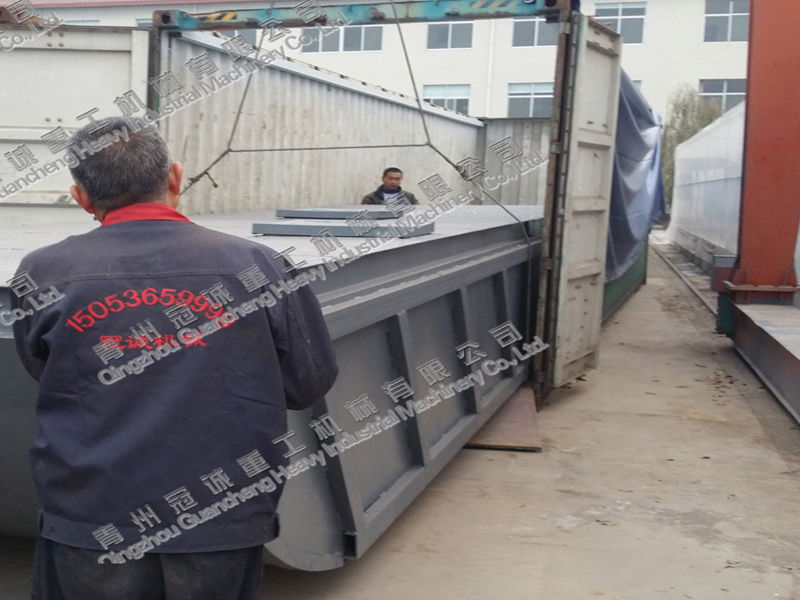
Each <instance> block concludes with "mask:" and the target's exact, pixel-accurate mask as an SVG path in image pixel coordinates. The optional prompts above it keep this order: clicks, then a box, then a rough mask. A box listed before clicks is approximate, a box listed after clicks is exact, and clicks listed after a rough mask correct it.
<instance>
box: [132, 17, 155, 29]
mask: <svg viewBox="0 0 800 600" xmlns="http://www.w3.org/2000/svg"><path fill="white" fill-rule="evenodd" d="M136 26H137V27H148V28H149V27H152V26H153V19H136Z"/></svg>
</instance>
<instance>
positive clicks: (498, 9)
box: [153, 0, 577, 31]
mask: <svg viewBox="0 0 800 600" xmlns="http://www.w3.org/2000/svg"><path fill="white" fill-rule="evenodd" d="M297 4H299V3H295V4H294V5H291V6H286V7H274V8H263V9H255V10H223V11H217V12H213V13H202V14H190V13H186V12H183V11H181V10H157V11H155V12H154V13H153V26H154V27H158V28H161V29H175V30H189V31H202V30H219V29H260V28H262V27H264V26H265V23H267V22H269V23H270V24H272V25H275V26H278V25H280V26H281V27H287V28H292V27H313V26H314V24H316V23H319V24H320V25H325V24H327V23H328V22H331V23H337V22H341V21H342V17H344V18H345V19H346V23H347V24H348V25H349V24H353V25H375V24H385V23H393V22H394V21H395V12H394V11H395V9H396V10H397V16H398V18H399V20H400V22H401V23H424V22H429V21H450V20H459V21H472V20H476V19H502V18H509V17H524V16H536V15H546V14H548V13H553V14H555V13H557V12H558V11H559V10H562V9H570V8H573V7H574V6H573V5H575V4H577V3H576V2H575V1H574V0H438V1H436V0H424V1H423V2H396V3H395V4H394V5H392V3H391V2H380V3H375V4H327V3H326V4H325V5H324V6H321V11H322V12H324V15H320V16H318V17H316V18H314V19H312V20H309V21H307V20H304V19H303V18H302V16H301V15H300V14H299V13H298V11H297V10H296V9H295V6H297Z"/></svg>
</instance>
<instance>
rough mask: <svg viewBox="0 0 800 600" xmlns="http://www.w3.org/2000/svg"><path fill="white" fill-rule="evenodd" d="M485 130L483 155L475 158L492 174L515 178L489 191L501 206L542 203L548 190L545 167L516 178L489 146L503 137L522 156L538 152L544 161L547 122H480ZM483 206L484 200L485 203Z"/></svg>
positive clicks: (506, 164)
mask: <svg viewBox="0 0 800 600" xmlns="http://www.w3.org/2000/svg"><path fill="white" fill-rule="evenodd" d="M481 120H482V121H483V122H484V124H485V125H486V127H485V128H484V130H483V132H482V134H481V135H482V137H484V138H485V141H484V140H482V141H481V143H480V147H481V149H482V150H481V152H482V154H480V155H478V158H480V159H481V162H482V163H483V164H484V166H485V167H486V169H487V170H488V171H489V172H490V173H492V174H502V175H507V176H509V177H513V176H514V175H518V177H517V179H515V180H513V181H510V182H509V183H507V184H505V185H503V186H502V187H499V188H498V189H497V190H496V191H494V192H489V193H490V194H492V196H493V197H494V198H495V199H496V200H497V201H499V202H500V203H501V204H544V198H545V192H546V191H547V164H546V163H545V164H543V165H542V166H541V167H539V168H537V169H535V170H533V171H530V172H529V173H526V174H524V175H519V173H518V171H517V170H515V169H514V167H512V166H511V165H512V162H513V161H512V162H506V163H503V162H501V161H500V159H499V158H498V157H497V156H496V154H495V153H494V152H493V151H492V148H491V146H492V145H493V144H495V143H496V142H499V141H500V140H502V139H503V138H506V137H508V136H511V139H512V140H514V142H515V143H516V144H517V146H519V148H520V149H521V150H522V152H523V156H525V157H533V156H536V153H537V152H538V153H539V154H541V156H542V157H543V158H544V159H545V160H546V159H547V156H548V154H549V152H550V119H481ZM484 204H486V201H484Z"/></svg>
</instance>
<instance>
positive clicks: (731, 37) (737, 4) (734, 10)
mask: <svg viewBox="0 0 800 600" xmlns="http://www.w3.org/2000/svg"><path fill="white" fill-rule="evenodd" d="M749 13H750V2H749V1H748V0H706V31H705V36H704V37H703V41H704V42H746V41H747V28H748V26H749V19H750V16H749Z"/></svg>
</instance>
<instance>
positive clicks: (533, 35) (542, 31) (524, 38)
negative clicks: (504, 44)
mask: <svg viewBox="0 0 800 600" xmlns="http://www.w3.org/2000/svg"><path fill="white" fill-rule="evenodd" d="M557 44H558V23H548V22H546V21H545V20H544V19H542V18H536V19H515V20H514V37H513V40H512V42H511V45H512V46H514V47H520V46H555V45H557Z"/></svg>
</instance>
